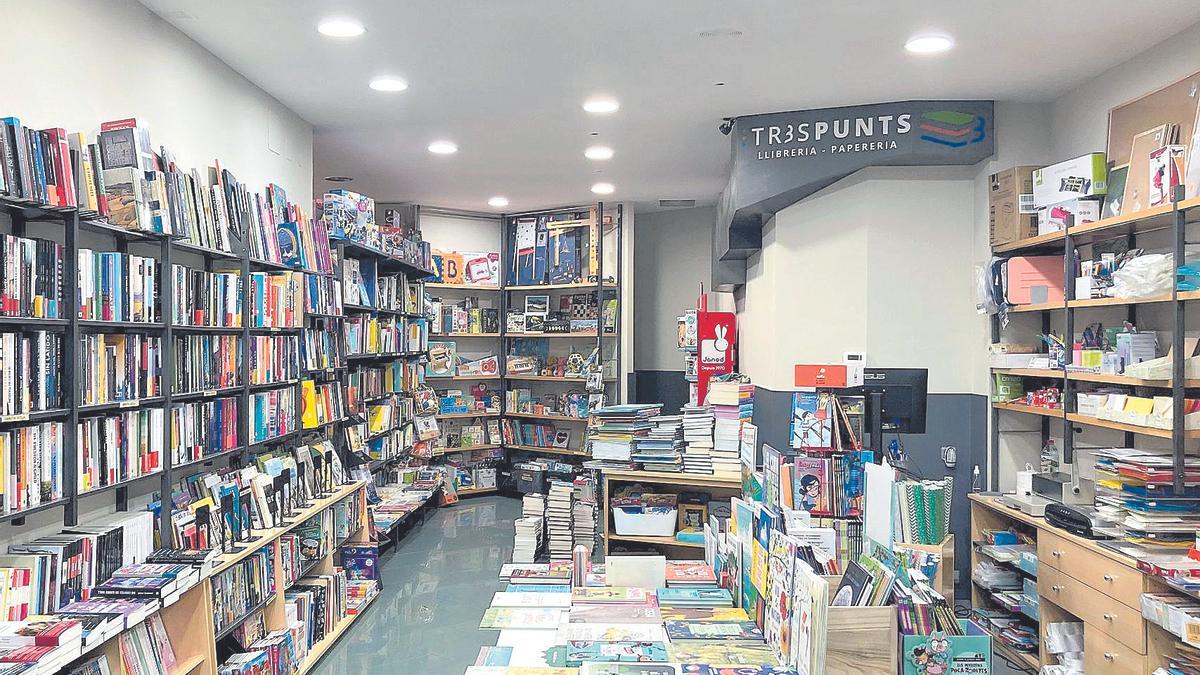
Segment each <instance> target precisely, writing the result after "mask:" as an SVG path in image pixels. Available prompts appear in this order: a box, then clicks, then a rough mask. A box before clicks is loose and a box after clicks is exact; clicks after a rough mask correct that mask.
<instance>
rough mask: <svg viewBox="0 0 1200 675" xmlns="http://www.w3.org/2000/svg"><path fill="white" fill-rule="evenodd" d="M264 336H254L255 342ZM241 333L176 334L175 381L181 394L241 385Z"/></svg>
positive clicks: (175, 387) (252, 341)
mask: <svg viewBox="0 0 1200 675" xmlns="http://www.w3.org/2000/svg"><path fill="white" fill-rule="evenodd" d="M257 337H261V336H252V337H251V344H252V345H253V344H254V340H255V339H256V338H257ZM241 360H242V338H241V336H240V335H176V336H175V383H174V388H173V389H172V391H174V392H175V393H178V394H183V393H194V392H203V391H210V390H213V389H227V388H229V387H236V386H239V384H240V383H241V373H240V372H239V368H238V366H239V364H240V363H241Z"/></svg>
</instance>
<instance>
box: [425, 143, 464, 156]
mask: <svg viewBox="0 0 1200 675" xmlns="http://www.w3.org/2000/svg"><path fill="white" fill-rule="evenodd" d="M428 149H429V151H430V152H432V153H433V154H435V155H453V154H454V153H456V152H458V146H457V145H455V144H454V143H451V142H450V141H434V142H432V143H430V144H429V148H428Z"/></svg>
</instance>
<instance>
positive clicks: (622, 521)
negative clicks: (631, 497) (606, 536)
mask: <svg viewBox="0 0 1200 675" xmlns="http://www.w3.org/2000/svg"><path fill="white" fill-rule="evenodd" d="M640 508H641V507H637V506H633V507H628V506H617V507H614V508H613V511H612V514H613V528H614V529H615V530H616V531H617V534H622V535H632V536H642V537H670V536H674V534H675V519H676V516H677V515H678V514H679V510H678V509H671V510H669V511H663V512H652V513H642V512H641V511H639V510H638V509H640ZM627 509H628V510H627Z"/></svg>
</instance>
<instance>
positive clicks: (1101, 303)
mask: <svg viewBox="0 0 1200 675" xmlns="http://www.w3.org/2000/svg"><path fill="white" fill-rule="evenodd" d="M1176 297H1177V299H1179V300H1200V291H1179V293H1178V294H1177V296H1176ZM1172 300H1173V298H1172V297H1171V294H1170V293H1165V294H1163V295H1152V296H1150V297H1146V298H1086V299H1084V300H1071V301H1068V302H1067V305H1068V306H1069V307H1072V308H1076V309H1078V308H1080V307H1123V306H1125V305H1146V304H1152V303H1157V302H1171V301H1172Z"/></svg>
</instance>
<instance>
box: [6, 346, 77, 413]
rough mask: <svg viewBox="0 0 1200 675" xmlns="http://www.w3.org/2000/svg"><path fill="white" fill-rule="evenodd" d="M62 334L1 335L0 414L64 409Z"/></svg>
mask: <svg viewBox="0 0 1200 675" xmlns="http://www.w3.org/2000/svg"><path fill="white" fill-rule="evenodd" d="M64 357H65V354H64V353H63V337H62V333H52V332H48V331H30V332H23V333H0V415H21V414H24V413H30V412H37V411H41V410H54V409H56V408H61V407H63V395H62V394H63V392H62V372H63V359H64Z"/></svg>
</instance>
